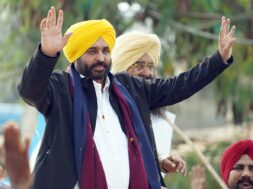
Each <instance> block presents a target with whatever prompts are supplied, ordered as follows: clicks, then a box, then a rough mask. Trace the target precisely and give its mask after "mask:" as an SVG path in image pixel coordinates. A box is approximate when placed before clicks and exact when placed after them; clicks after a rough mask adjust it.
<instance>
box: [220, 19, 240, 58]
mask: <svg viewBox="0 0 253 189" xmlns="http://www.w3.org/2000/svg"><path fill="white" fill-rule="evenodd" d="M235 28H236V27H235V25H233V27H232V28H231V30H230V19H228V18H226V17H225V16H223V17H222V18H221V27H220V33H219V40H218V48H219V52H220V55H221V57H222V60H223V62H227V60H228V59H229V58H230V57H231V56H232V47H233V45H234V44H235V43H236V38H235V37H234V31H235Z"/></svg>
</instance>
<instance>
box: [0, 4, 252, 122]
mask: <svg viewBox="0 0 253 189" xmlns="http://www.w3.org/2000/svg"><path fill="white" fill-rule="evenodd" d="M122 2H123V1H120V0H60V1H59V0H50V1H49V0H44V1H41V0H0V10H1V11H0V24H1V26H4V27H1V28H0V31H1V33H2V36H1V38H0V48H1V51H0V60H1V61H0V70H1V72H0V82H1V83H2V84H3V83H8V84H10V85H11V86H13V87H14V86H15V85H16V84H17V81H18V80H19V77H20V75H21V73H22V70H23V68H24V66H25V64H26V62H27V61H28V60H29V57H30V56H31V54H32V52H33V50H34V48H35V47H36V46H37V45H38V43H39V40H40V32H39V23H40V20H41V19H42V18H43V17H45V16H46V15H47V10H48V9H49V7H50V6H52V5H53V6H55V7H56V8H57V9H63V10H64V14H65V17H64V19H65V20H64V26H63V30H64V31H66V29H67V28H68V27H69V26H70V25H71V24H73V23H75V22H78V21H81V20H87V19H100V18H106V19H108V20H110V21H111V22H112V23H113V25H114V26H115V28H116V30H117V34H118V35H119V34H121V33H123V32H124V31H125V30H126V29H128V28H129V27H131V25H132V24H134V23H136V22H141V23H145V22H146V20H147V19H151V20H152V23H153V25H152V27H153V31H154V33H156V34H158V35H159V37H160V39H161V41H162V44H163V53H162V63H163V64H162V66H161V67H160V69H159V72H160V74H161V75H173V74H174V71H175V67H182V66H184V68H185V69H186V68H189V67H191V66H193V65H195V64H196V63H197V62H199V61H200V60H201V59H202V58H203V57H204V56H206V55H207V54H211V53H212V52H214V51H215V50H217V37H218V32H219V27H220V18H221V16H222V15H225V16H227V17H231V20H232V23H233V24H236V25H237V28H238V29H237V31H236V36H237V37H238V45H236V47H235V48H234V58H235V62H236V63H235V64H234V65H233V66H232V68H230V69H228V70H227V71H226V72H225V73H224V74H223V76H222V77H220V78H219V79H218V80H217V81H216V82H215V86H216V89H217V90H216V98H217V109H218V111H220V113H223V114H225V113H226V111H227V110H228V109H232V111H233V114H234V123H236V124H238V123H241V122H243V121H245V120H251V116H252V115H251V112H252V107H253V103H252V99H253V98H252V94H253V93H252V87H251V85H252V84H251V82H250V81H251V79H252V74H251V73H252V71H253V62H252V61H253V60H252V58H251V55H252V40H251V39H252V37H253V20H252V18H253V17H252V0H238V1H230V0H224V1H219V0H206V1H201V0H178V1H175V0H156V1H152V0H126V1H124V3H126V4H127V5H129V6H131V5H139V6H140V9H139V10H138V11H135V12H134V13H133V14H132V15H131V16H125V15H124V14H123V13H122V11H120V10H119V8H118V5H119V3H122ZM127 11H128V12H127V13H129V10H127ZM60 62H61V63H60V64H57V67H58V68H63V69H64V68H65V67H66V65H67V63H66V60H65V59H64V57H63V56H62V57H61V61H60ZM1 88H3V89H5V88H4V87H3V86H2V87H1V86H0V89H1ZM10 88H11V87H10ZM11 92H12V93H13V91H8V90H4V93H2V95H1V97H0V99H1V100H3V101H15V100H17V99H18V95H15V93H13V94H12V95H10V93H11Z"/></svg>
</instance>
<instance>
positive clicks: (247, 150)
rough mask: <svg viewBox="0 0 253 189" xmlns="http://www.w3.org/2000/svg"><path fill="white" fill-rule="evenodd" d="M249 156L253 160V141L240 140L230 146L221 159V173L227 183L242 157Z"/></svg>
mask: <svg viewBox="0 0 253 189" xmlns="http://www.w3.org/2000/svg"><path fill="white" fill-rule="evenodd" d="M244 154H246V155H248V156H249V157H250V158H251V159H252V160H253V140H249V139H248V140H239V141H238V142H235V143H233V144H232V145H230V146H229V147H228V148H227V149H226V150H225V152H224V153H223V155H222V157H221V164H220V172H221V176H222V178H223V180H224V181H225V182H226V183H227V182H228V177H229V173H230V171H231V170H232V168H233V166H234V165H235V163H236V162H237V161H238V160H239V159H240V157H241V156H242V155H244Z"/></svg>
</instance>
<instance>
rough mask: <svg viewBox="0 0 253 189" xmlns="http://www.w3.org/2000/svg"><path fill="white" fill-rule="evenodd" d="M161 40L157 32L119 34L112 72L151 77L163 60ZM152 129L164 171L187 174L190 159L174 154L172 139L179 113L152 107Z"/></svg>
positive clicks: (152, 77) (114, 51)
mask: <svg viewBox="0 0 253 189" xmlns="http://www.w3.org/2000/svg"><path fill="white" fill-rule="evenodd" d="M160 53H161V42H160V40H159V38H158V37H157V35H155V34H145V33H141V32H129V33H125V34H122V35H120V36H118V37H117V38H116V42H115V47H114V49H113V51H112V62H113V63H112V72H113V73H119V72H123V71H127V72H128V73H129V74H130V75H132V76H139V77H143V78H147V79H154V78H155V71H156V69H155V68H156V67H157V66H158V65H159V63H160ZM150 115H151V117H150V118H151V122H152V129H153V131H154V136H155V142H156V147H157V154H158V159H159V162H160V166H161V168H162V170H163V171H164V172H174V171H180V172H181V173H182V174H183V175H186V172H187V169H186V163H185V161H183V160H182V159H181V158H180V157H179V156H175V155H173V156H170V149H171V143H172V134H173V130H172V127H171V126H170V125H169V124H168V123H167V121H166V120H165V117H167V118H169V119H170V120H171V122H174V121H175V118H176V116H175V114H173V113H171V112H169V111H166V109H165V108H159V109H155V110H152V111H151V114H150Z"/></svg>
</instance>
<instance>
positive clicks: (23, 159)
mask: <svg viewBox="0 0 253 189" xmlns="http://www.w3.org/2000/svg"><path fill="white" fill-rule="evenodd" d="M28 148H29V141H28V140H26V141H25V144H24V145H22V143H21V141H20V132H19V129H18V127H17V126H16V124H15V123H13V122H9V123H7V124H6V125H5V129H4V149H5V168H6V170H7V174H8V176H9V177H10V180H11V184H12V186H13V188H16V189H27V188H29V186H30V184H31V181H32V177H31V174H30V167H29V158H28Z"/></svg>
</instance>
